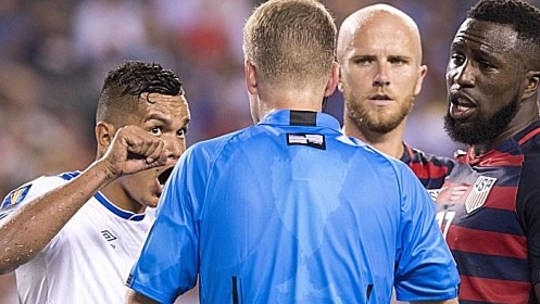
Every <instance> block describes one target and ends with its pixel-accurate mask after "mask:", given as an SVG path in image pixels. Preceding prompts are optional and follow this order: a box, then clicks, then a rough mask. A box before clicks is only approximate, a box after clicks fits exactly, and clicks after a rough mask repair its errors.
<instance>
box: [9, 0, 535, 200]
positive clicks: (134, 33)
mask: <svg viewBox="0 0 540 304" xmlns="http://www.w3.org/2000/svg"><path fill="white" fill-rule="evenodd" d="M258 2H260V1H257V0H227V1H221V0H49V1H40V0H2V1H0V120H1V121H2V122H3V127H2V128H0V151H1V155H2V157H1V158H0V196H2V197H3V196H4V195H5V194H7V192H8V191H9V190H10V189H12V188H14V187H16V186H17V185H19V184H21V183H22V182H24V181H27V180H29V179H33V178H35V177H37V176H38V175H42V174H54V173H57V172H60V171H62V170H71V169H76V168H83V167H84V166H86V165H87V164H88V163H89V162H90V161H91V160H92V159H93V157H94V154H95V141H94V136H93V125H94V110H95V104H96V101H97V98H98V96H99V90H100V88H101V84H102V81H103V78H104V76H105V74H106V72H107V71H108V70H109V69H111V68H112V67H114V66H115V65H117V64H118V63H120V62H121V61H122V60H124V59H141V60H146V61H154V62H159V63H162V64H163V65H164V66H166V67H169V68H172V69H174V70H175V71H177V72H178V73H179V74H180V75H181V78H182V81H183V83H184V86H185V90H186V92H187V97H188V99H189V102H190V106H191V110H192V118H193V119H192V123H191V126H190V129H189V132H188V142H189V143H193V142H196V141H199V140H203V139H206V138H209V137H213V136H216V135H220V134H223V133H226V132H228V131H231V130H233V129H237V128H241V127H244V126H248V125H249V124H251V118H250V116H249V110H248V106H247V103H248V101H247V96H246V93H245V86H244V80H243V66H242V50H241V39H242V27H243V24H244V21H245V19H246V18H247V16H248V15H249V14H250V12H251V10H252V9H253V7H254V6H255V5H256V4H257V3H258ZM322 2H323V3H325V5H327V7H328V8H329V9H330V10H331V12H332V13H333V14H334V16H335V18H336V21H337V22H338V24H339V23H340V22H341V20H343V19H344V18H345V17H346V16H347V15H348V14H350V13H351V12H353V11H354V10H356V9H358V8H360V7H362V6H365V5H368V4H372V3H375V2H379V1H370V0H364V1H363V0H327V1H324V0H323V1H322ZM386 2H387V3H389V4H392V5H394V6H396V7H398V8H400V9H402V10H403V11H405V12H406V13H408V14H410V15H411V16H412V17H413V18H414V19H415V20H416V21H417V23H418V25H419V27H420V31H421V34H422V37H423V46H424V62H425V63H426V64H427V65H428V67H429V71H428V76H427V79H426V81H425V84H424V88H423V91H422V93H421V95H420V96H419V97H418V98H417V101H416V107H415V108H414V110H413V114H412V115H411V117H410V119H409V126H408V129H407V132H406V139H407V141H408V142H409V143H410V144H412V145H414V146H418V147H420V148H422V149H424V150H426V151H429V152H433V153H438V154H442V155H451V154H452V151H453V150H454V149H455V146H454V144H453V143H452V142H451V141H450V140H449V139H448V137H447V136H446V134H445V133H444V131H443V129H442V119H441V118H442V115H443V114H444V111H445V108H446V103H445V94H446V93H445V84H444V70H445V66H446V62H447V60H448V48H449V45H450V42H451V39H452V36H453V34H454V32H455V31H456V29H457V27H458V25H459V23H460V22H461V21H462V20H463V19H464V18H465V12H466V10H467V9H468V8H469V7H470V6H471V5H472V4H474V3H475V2H476V1H474V0H456V1H443V0H440V1H433V0H389V1H386ZM537 2H538V1H537ZM535 4H537V5H538V3H535ZM341 108H342V97H341V95H340V94H339V93H336V94H334V96H332V98H331V99H330V102H329V103H328V105H327V109H326V111H327V112H330V113H331V114H333V115H335V116H336V117H337V118H338V119H341V115H342V110H341Z"/></svg>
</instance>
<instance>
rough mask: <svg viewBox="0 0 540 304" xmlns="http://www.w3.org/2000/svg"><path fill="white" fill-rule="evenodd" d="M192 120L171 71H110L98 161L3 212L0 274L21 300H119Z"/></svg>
mask: <svg viewBox="0 0 540 304" xmlns="http://www.w3.org/2000/svg"><path fill="white" fill-rule="evenodd" d="M189 118H190V115H189V109H188V104H187V101H186V99H185V97H184V91H183V89H182V85H181V82H180V80H179V79H178V76H177V75H176V74H174V73H173V72H172V71H170V70H165V69H163V68H162V67H161V66H160V65H159V64H150V63H143V62H137V61H127V62H124V63H123V64H122V65H120V66H118V67H116V68H115V69H113V70H111V71H110V72H109V73H108V75H107V77H106V79H105V82H104V84H103V89H102V91H101V95H100V98H99V102H98V106H97V115H96V127H95V134H96V140H97V157H96V160H95V161H94V162H93V163H92V164H90V165H89V166H88V167H87V168H86V169H84V170H83V171H82V172H78V171H76V172H69V173H63V174H59V175H58V176H42V177H40V178H38V179H36V180H33V181H31V182H29V183H26V184H24V185H22V186H21V187H19V188H17V189H15V190H13V191H12V192H11V193H9V194H8V195H7V197H6V198H5V199H4V200H3V202H2V203H1V205H0V244H2V250H0V274H5V273H8V272H10V271H13V270H15V274H16V277H17V293H18V297H19V302H21V303H29V304H34V303H55V304H61V303H70V304H73V303H122V302H123V298H124V295H125V287H124V282H125V280H126V277H127V275H128V273H129V270H130V268H131V266H132V265H133V263H134V261H135V258H136V257H137V255H138V252H139V249H140V246H141V245H142V241H143V240H144V238H145V236H146V234H147V231H148V229H149V227H150V225H151V223H152V221H153V215H152V214H151V213H150V212H148V211H147V209H148V208H147V207H155V206H156V204H157V202H158V200H159V197H160V195H161V192H162V189H163V186H164V184H165V181H166V180H167V178H168V175H169V174H170V172H171V170H172V168H173V166H174V165H175V163H176V161H177V160H178V158H179V156H180V155H181V154H182V153H183V151H184V150H185V147H186V143H185V132H186V128H187V125H188V122H189Z"/></svg>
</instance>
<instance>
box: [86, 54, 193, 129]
mask: <svg viewBox="0 0 540 304" xmlns="http://www.w3.org/2000/svg"><path fill="white" fill-rule="evenodd" d="M143 93H159V94H163V95H171V96H176V95H183V94H184V90H183V89H182V82H181V81H180V79H179V78H178V76H177V75H176V74H175V73H174V72H173V71H171V70H166V69H164V68H163V67H162V66H161V65H160V64H157V63H146V62H141V61H131V60H128V61H124V62H123V63H122V64H121V65H119V66H117V67H116V68H114V69H112V70H111V71H109V73H108V74H107V77H106V78H105V81H104V82H103V88H102V90H101V94H100V97H99V102H98V107H97V115H96V119H97V121H100V120H102V119H104V118H106V117H107V116H112V115H115V114H116V113H115V114H113V113H109V112H111V111H114V112H115V111H116V110H121V111H123V112H124V113H126V112H129V110H128V109H130V107H132V106H133V105H132V104H130V103H133V100H138V99H139V97H140V96H141V94H143ZM147 101H148V102H152V101H151V100H150V99H148V97H147Z"/></svg>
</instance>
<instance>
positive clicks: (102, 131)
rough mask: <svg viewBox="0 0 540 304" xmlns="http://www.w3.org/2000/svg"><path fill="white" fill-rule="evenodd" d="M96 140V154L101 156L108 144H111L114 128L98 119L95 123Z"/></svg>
mask: <svg viewBox="0 0 540 304" xmlns="http://www.w3.org/2000/svg"><path fill="white" fill-rule="evenodd" d="M95 133H96V142H97V148H98V156H102V155H104V154H105V151H107V149H108V148H109V145H110V144H111V141H112V139H113V138H114V134H115V133H116V128H115V127H114V126H113V125H111V124H109V123H106V122H103V121H99V122H98V123H97V124H96V129H95Z"/></svg>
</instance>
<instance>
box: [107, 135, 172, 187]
mask: <svg viewBox="0 0 540 304" xmlns="http://www.w3.org/2000/svg"><path fill="white" fill-rule="evenodd" d="M170 154H171V151H167V150H166V146H165V142H164V141H163V140H161V139H160V138H157V137H155V136H152V135H151V134H149V133H148V131H146V130H144V129H142V128H140V127H137V126H133V125H130V126H125V127H122V128H120V129H118V131H117V132H116V134H115V135H114V138H113V139H112V142H111V144H110V145H109V147H108V149H107V151H106V153H105V155H104V156H103V157H102V158H101V160H100V161H102V162H104V163H105V164H106V165H107V168H108V169H109V171H110V173H111V174H112V175H113V176H117V177H118V176H121V175H126V174H132V173H136V172H139V171H142V170H145V169H149V168H154V167H159V166H163V165H166V164H167V162H168V161H169V155H170Z"/></svg>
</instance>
